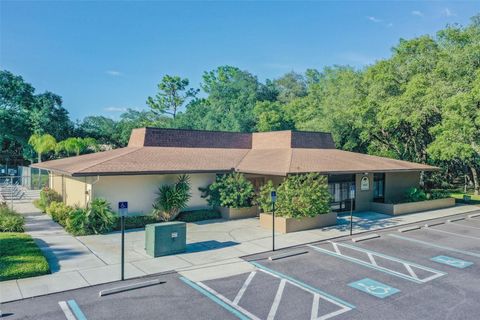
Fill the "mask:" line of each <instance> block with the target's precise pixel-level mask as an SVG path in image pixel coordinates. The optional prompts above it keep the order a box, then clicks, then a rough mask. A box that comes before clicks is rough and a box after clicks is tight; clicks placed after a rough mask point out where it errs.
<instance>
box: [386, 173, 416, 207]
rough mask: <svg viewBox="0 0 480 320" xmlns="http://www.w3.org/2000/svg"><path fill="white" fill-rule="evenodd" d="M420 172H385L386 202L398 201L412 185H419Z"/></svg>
mask: <svg viewBox="0 0 480 320" xmlns="http://www.w3.org/2000/svg"><path fill="white" fill-rule="evenodd" d="M419 185H420V172H419V171H413V172H387V173H386V174H385V203H392V202H398V201H400V200H402V199H403V198H404V197H405V192H406V191H407V190H408V189H409V188H411V187H419Z"/></svg>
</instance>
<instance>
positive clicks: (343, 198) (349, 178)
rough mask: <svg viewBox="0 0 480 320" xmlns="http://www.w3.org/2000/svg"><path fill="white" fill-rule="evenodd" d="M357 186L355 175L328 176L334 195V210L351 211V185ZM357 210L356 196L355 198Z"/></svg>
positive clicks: (329, 188)
mask: <svg viewBox="0 0 480 320" xmlns="http://www.w3.org/2000/svg"><path fill="white" fill-rule="evenodd" d="M351 186H355V176H354V175H332V176H329V177H328V190H329V192H330V194H331V195H332V203H331V208H332V211H336V212H342V211H350V206H351V202H352V201H351V199H350V187H351ZM353 209H354V210H355V198H354V199H353Z"/></svg>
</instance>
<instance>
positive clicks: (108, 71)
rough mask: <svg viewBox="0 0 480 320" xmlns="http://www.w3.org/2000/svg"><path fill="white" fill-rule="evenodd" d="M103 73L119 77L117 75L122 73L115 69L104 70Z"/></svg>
mask: <svg viewBox="0 0 480 320" xmlns="http://www.w3.org/2000/svg"><path fill="white" fill-rule="evenodd" d="M105 73H106V74H108V75H110V76H113V77H119V76H121V75H123V73H121V72H120V71H117V70H107V71H105Z"/></svg>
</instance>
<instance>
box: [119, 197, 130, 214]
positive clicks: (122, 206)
mask: <svg viewBox="0 0 480 320" xmlns="http://www.w3.org/2000/svg"><path fill="white" fill-rule="evenodd" d="M118 214H119V215H120V216H121V217H124V216H126V215H127V214H128V202H127V201H121V202H119V203H118Z"/></svg>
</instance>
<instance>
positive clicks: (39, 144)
mask: <svg viewBox="0 0 480 320" xmlns="http://www.w3.org/2000/svg"><path fill="white" fill-rule="evenodd" d="M28 143H29V144H30V145H31V146H32V147H33V150H35V152H36V153H37V155H38V162H42V154H44V153H46V152H49V151H52V150H55V146H56V144H57V141H56V140H55V138H54V137H53V136H51V135H49V134H43V135H39V134H36V133H35V134H33V135H32V136H31V137H30V139H28Z"/></svg>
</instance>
